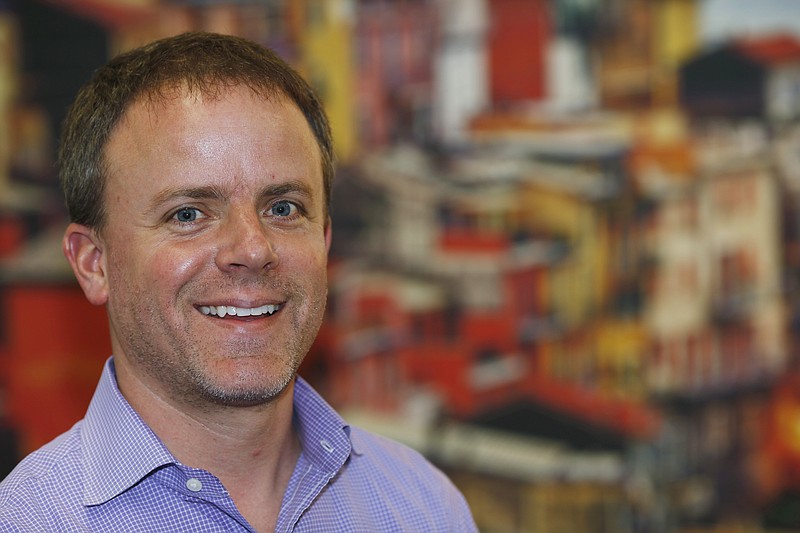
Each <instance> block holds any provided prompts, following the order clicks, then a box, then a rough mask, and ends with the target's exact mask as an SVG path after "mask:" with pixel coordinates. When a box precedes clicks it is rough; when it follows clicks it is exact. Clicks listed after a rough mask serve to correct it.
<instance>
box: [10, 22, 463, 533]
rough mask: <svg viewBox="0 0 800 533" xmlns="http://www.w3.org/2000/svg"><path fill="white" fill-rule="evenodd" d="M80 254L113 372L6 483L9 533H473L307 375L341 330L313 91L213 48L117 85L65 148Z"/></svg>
mask: <svg viewBox="0 0 800 533" xmlns="http://www.w3.org/2000/svg"><path fill="white" fill-rule="evenodd" d="M59 159H60V164H61V178H62V182H63V188H64V191H65V195H66V199H67V205H68V208H69V211H70V217H71V219H72V223H71V224H70V225H69V227H68V228H67V231H66V234H65V236H64V240H63V248H64V253H65V254H66V256H67V259H68V260H69V262H70V264H71V266H72V269H73V271H74V273H75V275H76V277H77V279H78V282H79V283H80V285H81V287H82V288H83V291H84V293H85V294H86V297H87V299H88V300H89V301H90V302H91V303H93V304H95V305H105V306H106V309H107V312H108V317H109V324H110V330H111V341H112V348H113V357H112V358H111V359H109V361H108V363H107V365H106V368H105V370H104V373H103V376H102V378H101V380H100V383H99V385H98V388H97V391H96V393H95V396H94V398H93V399H92V402H91V404H90V406H89V409H88V411H87V414H86V417H85V418H84V420H82V421H81V422H79V423H78V424H77V425H76V426H75V427H73V428H72V429H71V430H70V431H69V432H67V433H65V434H64V435H62V436H61V437H59V438H57V439H56V440H55V441H53V442H52V443H50V444H49V445H47V446H45V447H44V448H42V449H41V450H39V451H37V452H34V453H33V454H32V455H31V456H29V457H28V458H26V459H25V460H23V461H22V463H20V465H19V466H18V467H17V469H16V470H15V471H14V472H13V473H12V474H11V475H10V476H9V477H8V478H7V479H6V480H4V481H3V483H2V484H1V485H0V530H2V531H37V532H41V531H103V532H108V531H204V532H209V531H273V530H274V531H473V530H475V525H474V522H473V521H472V517H471V515H470V512H469V510H468V508H467V506H466V504H465V502H464V499H463V497H462V496H461V494H460V493H459V492H458V491H457V490H456V489H455V488H454V487H453V486H452V484H451V483H450V482H449V481H448V480H447V479H446V478H445V477H444V475H443V474H441V473H440V472H439V471H438V470H436V469H435V468H434V467H432V466H431V465H430V464H429V463H428V462H427V461H425V460H424V459H423V458H422V457H421V456H420V455H418V454H416V453H415V452H413V451H411V450H409V449H407V448H404V447H402V446H400V445H399V444H396V443H393V442H391V441H387V440H385V439H382V438H380V437H377V436H375V435H371V434H369V433H367V432H365V431H363V430H360V429H358V428H354V427H349V426H348V425H347V424H346V423H345V422H344V421H343V420H342V419H341V418H340V417H339V416H338V415H337V414H336V413H335V412H334V411H333V410H332V409H331V408H330V407H329V406H328V405H327V404H326V403H325V402H324V401H323V400H322V399H321V398H320V397H319V396H318V395H317V394H316V393H315V392H314V391H313V390H312V389H311V388H310V387H309V385H308V384H307V383H305V382H304V381H303V380H302V379H301V378H299V377H297V376H296V372H297V368H298V366H299V365H300V362H301V361H302V359H303V357H304V355H305V354H306V352H307V350H308V349H309V347H310V346H311V344H312V342H313V340H314V338H315V336H316V334H317V330H318V328H319V326H320V323H321V321H322V318H323V311H324V308H325V300H326V295H327V281H326V258H327V252H328V248H329V245H330V239H331V228H330V220H329V216H328V205H329V201H330V182H331V179H332V176H333V154H332V147H331V139H330V133H329V128H328V123H327V119H326V117H325V115H324V112H323V111H322V108H321V106H320V104H319V102H318V100H317V98H316V97H315V96H314V93H313V92H312V90H311V89H310V88H309V87H308V85H307V84H306V83H305V82H304V81H303V80H302V79H301V78H300V77H299V76H298V75H297V74H296V73H295V72H294V71H293V70H291V69H290V68H289V67H288V66H287V65H286V64H285V63H283V62H282V61H281V60H280V59H278V58H277V57H276V56H274V55H273V54H272V53H271V52H269V51H267V50H264V49H263V48H261V47H259V46H257V45H254V44H253V43H250V42H248V41H245V40H242V39H239V38H235V37H229V36H220V35H214V34H205V33H194V34H184V35H181V36H177V37H173V38H169V39H164V40H161V41H157V42H155V43H153V44H151V45H148V46H145V47H143V48H141V49H137V50H134V51H132V52H129V53H126V54H124V55H122V56H119V57H118V58H116V59H114V60H112V61H111V62H110V63H109V64H108V65H106V66H105V67H103V68H101V69H99V70H98V71H97V72H96V73H95V75H94V76H93V78H92V79H91V80H90V82H89V83H88V84H87V86H86V87H84V88H83V89H82V90H81V92H80V93H79V94H78V96H77V99H76V101H75V103H74V104H73V106H72V108H71V110H70V112H69V115H68V117H67V120H66V122H65V131H64V136H63V140H62V145H61V149H60V154H59Z"/></svg>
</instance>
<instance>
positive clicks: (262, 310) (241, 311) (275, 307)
mask: <svg viewBox="0 0 800 533" xmlns="http://www.w3.org/2000/svg"><path fill="white" fill-rule="evenodd" d="M280 308H281V306H280V305H279V304H267V305H262V306H260V307H235V306H233V305H201V306H200V307H199V309H200V312H201V313H203V314H204V315H214V316H218V317H220V318H225V317H226V316H236V317H240V316H241V317H245V316H261V315H268V316H269V315H272V314H274V313H276V312H277V311H279V310H280Z"/></svg>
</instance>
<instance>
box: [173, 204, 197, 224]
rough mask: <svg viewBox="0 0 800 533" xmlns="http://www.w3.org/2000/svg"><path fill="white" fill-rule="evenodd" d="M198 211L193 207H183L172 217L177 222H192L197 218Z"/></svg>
mask: <svg viewBox="0 0 800 533" xmlns="http://www.w3.org/2000/svg"><path fill="white" fill-rule="evenodd" d="M198 214H199V211H198V210H197V209H195V208H194V207H183V208H181V209H179V210H178V211H176V212H175V214H174V215H173V217H174V218H175V220H177V221H178V222H194V221H195V220H197V216H198Z"/></svg>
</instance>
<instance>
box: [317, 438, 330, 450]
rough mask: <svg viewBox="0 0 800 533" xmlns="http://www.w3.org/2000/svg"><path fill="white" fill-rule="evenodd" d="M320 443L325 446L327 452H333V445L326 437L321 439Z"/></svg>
mask: <svg viewBox="0 0 800 533" xmlns="http://www.w3.org/2000/svg"><path fill="white" fill-rule="evenodd" d="M319 443H320V445H321V446H322V447H323V448H325V451H326V452H328V453H331V452H333V446H331V443H330V442H328V441H326V440H325V439H323V440H321V441H319Z"/></svg>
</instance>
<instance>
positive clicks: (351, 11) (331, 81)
mask: <svg viewBox="0 0 800 533" xmlns="http://www.w3.org/2000/svg"><path fill="white" fill-rule="evenodd" d="M290 8H291V12H292V19H293V21H294V24H295V25H296V29H297V31H296V35H297V39H298V49H299V53H300V58H299V59H300V61H299V65H297V66H298V68H299V69H300V70H301V71H302V72H303V74H304V76H305V77H306V79H308V80H309V81H310V82H311V84H312V85H313V86H314V88H315V89H316V90H317V91H318V93H319V95H320V97H321V98H322V101H323V104H324V105H325V110H326V111H327V113H328V118H329V120H330V123H331V128H332V130H333V141H334V148H335V150H336V156H337V157H338V159H339V161H340V162H343V163H347V162H348V161H350V160H352V158H353V157H354V155H355V152H356V146H357V135H356V123H355V118H354V117H355V116H356V112H355V93H356V90H355V87H354V79H355V65H354V61H353V45H352V36H353V26H354V24H355V20H354V19H355V16H356V11H355V6H354V2H353V1H352V0H296V1H294V2H292V3H291V4H290Z"/></svg>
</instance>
